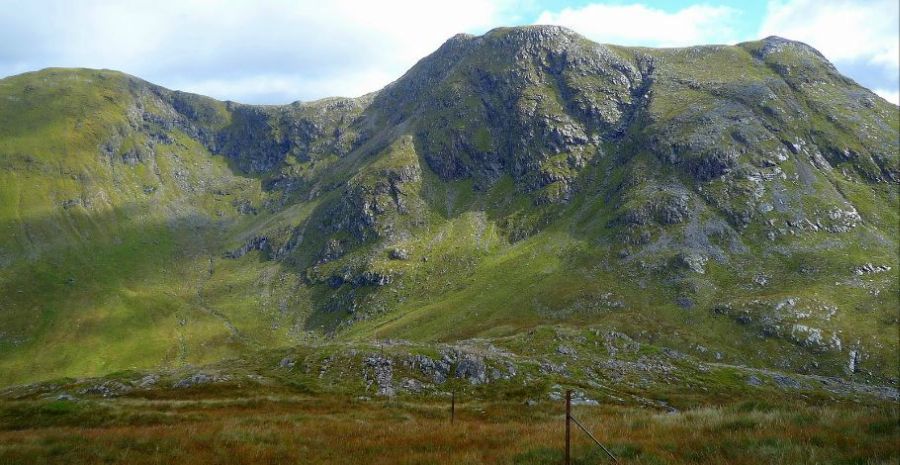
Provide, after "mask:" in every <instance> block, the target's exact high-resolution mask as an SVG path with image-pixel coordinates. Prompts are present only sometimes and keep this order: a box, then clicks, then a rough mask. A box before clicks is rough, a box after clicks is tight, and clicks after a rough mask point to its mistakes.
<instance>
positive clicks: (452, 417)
mask: <svg viewBox="0 0 900 465" xmlns="http://www.w3.org/2000/svg"><path fill="white" fill-rule="evenodd" d="M454 420H456V390H455V389H454V390H453V392H452V393H451V394H450V424H451V425H452V424H453V422H454Z"/></svg>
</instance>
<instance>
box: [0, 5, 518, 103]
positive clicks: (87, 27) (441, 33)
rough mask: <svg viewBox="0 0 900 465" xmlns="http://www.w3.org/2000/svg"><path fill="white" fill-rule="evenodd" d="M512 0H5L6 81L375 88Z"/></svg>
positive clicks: (278, 97)
mask: <svg viewBox="0 0 900 465" xmlns="http://www.w3.org/2000/svg"><path fill="white" fill-rule="evenodd" d="M506 1H507V0H501V1H492V0H456V1H454V2H437V1H434V2H432V1H412V0H383V1H378V2H365V1H353V0H301V1H289V0H265V1H233V2H227V3H224V2H216V1H212V0H153V1H149V0H131V1H125V2H116V3H113V2H107V1H103V0H84V1H79V2H72V1H69V0H46V1H35V0H0V10H2V11H3V14H2V15H0V75H8V74H13V73H16V72H21V71H22V70H24V69H38V68H42V67H47V66H83V67H94V68H112V69H119V70H123V71H126V72H129V73H131V74H135V75H138V76H140V77H142V78H145V79H148V80H151V81H154V82H157V83H159V84H162V85H166V86H170V87H178V88H180V89H182V90H188V91H196V92H201V91H205V92H209V93H211V94H212V95H213V96H215V97H219V98H228V99H233V100H238V101H249V102H262V103H283V102H287V101H291V100H295V99H312V98H320V97H326V96H329V95H334V94H338V95H347V96H355V95H360V94H363V93H366V92H370V91H374V90H377V89H378V88H380V87H382V86H383V85H385V84H387V83H388V82H389V81H390V80H391V79H395V78H397V77H399V76H400V74H402V73H403V72H404V71H405V70H406V69H407V68H409V67H410V66H412V64H414V63H415V62H416V61H417V60H418V59H420V58H422V57H423V56H425V55H427V54H428V53H430V52H432V51H433V50H434V49H436V48H437V47H438V46H439V45H440V44H441V43H442V42H443V41H444V40H446V39H447V38H449V37H450V36H452V35H453V34H456V33H458V32H464V31H471V32H481V31H483V30H486V29H487V28H489V27H491V26H492V25H493V24H495V23H497V22H499V19H498V17H499V15H500V11H501V9H502V8H503V7H504V5H506V3H505V2H506Z"/></svg>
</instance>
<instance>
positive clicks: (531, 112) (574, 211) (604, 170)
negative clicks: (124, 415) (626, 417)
mask: <svg viewBox="0 0 900 465" xmlns="http://www.w3.org/2000/svg"><path fill="white" fill-rule="evenodd" d="M0 102H2V103H0V231H2V234H0V265H2V266H0V296H2V300H0V382H4V383H10V382H24V381H31V380H36V379H45V378H48V377H53V376H81V375H92V374H101V373H107V372H112V371H116V370H121V369H126V368H138V369H144V368H153V367H177V366H183V365H185V364H199V363H206V362H211V361H215V360H219V359H222V358H224V357H228V356H234V355H239V354H245V353H249V352H250V351H255V350H260V349H266V348H272V347H279V346H287V345H295V344H301V343H306V342H310V341H318V340H321V339H322V338H333V339H334V340H338V341H340V340H358V339H367V338H371V337H378V338H386V337H389V338H400V339H409V340H413V341H417V342H422V343H429V342H435V341H453V340H461V339H469V338H498V337H505V336H511V335H518V334H525V333H526V332H527V331H530V330H533V329H535V328H540V327H544V326H553V327H591V328H600V329H603V330H604V331H616V332H617V333H621V334H626V335H628V337H630V338H632V339H634V340H636V341H641V342H644V343H649V344H654V345H657V346H661V347H671V348H675V349H677V350H679V351H681V352H684V353H688V354H691V355H692V356H695V357H698V358H700V359H701V360H708V361H715V362H719V363H728V364H732V365H747V366H753V367H759V368H777V369H780V370H789V371H795V372H801V373H811V374H822V375H829V376H831V375H839V376H844V377H849V378H852V379H854V380H857V381H864V382H893V383H896V382H897V373H896V371H895V370H894V368H895V364H894V363H895V362H896V359H897V353H898V344H897V339H896V334H897V325H898V319H897V312H896V310H897V298H896V296H897V295H898V291H900V290H898V269H900V267H898V265H900V264H898V258H897V257H898V237H900V235H898V207H900V202H898V189H897V186H898V182H900V166H898V163H900V162H898V151H900V140H898V138H900V121H898V108H897V107H896V106H895V105H892V104H890V103H888V102H886V101H885V100H883V99H881V98H879V97H878V96H876V95H875V94H874V93H872V92H870V91H869V90H867V89H864V88H862V87H860V86H859V85H857V84H856V83H854V82H853V81H852V80H850V79H848V78H846V77H844V76H842V75H841V74H840V73H839V72H838V71H837V70H836V69H835V68H834V66H832V65H831V64H830V63H829V62H828V61H827V60H826V59H825V58H824V57H823V56H822V55H821V54H820V53H819V52H817V51H816V50H814V49H813V48H811V47H809V46H807V45H805V44H802V43H798V42H793V41H790V40H786V39H782V38H778V37H769V38H766V39H764V40H761V41H756V42H747V43H741V44H738V45H735V46H724V45H715V46H697V47H687V48H672V49H650V48H629V47H621V46H615V45H601V44H597V43H594V42H591V41H589V40H587V39H585V38H584V37H582V36H580V35H578V34H576V33H574V32H572V31H569V30H567V29H564V28H560V27H555V26H528V27H518V28H502V29H495V30H492V31H490V32H488V33H486V34H484V35H483V36H471V35H457V36H454V37H453V38H451V39H450V40H448V41H447V42H446V43H445V44H444V45H442V46H441V47H440V48H439V49H438V50H437V51H435V52H434V53H433V54H431V55H429V56H428V57H425V58H423V59H422V60H421V61H420V62H418V63H417V64H416V65H415V66H413V67H412V68H411V69H410V70H409V71H408V72H407V73H406V74H404V75H403V76H402V77H401V78H400V79H398V80H397V81H395V82H393V83H392V84H390V85H388V86H387V87H385V88H384V89H382V90H381V91H378V92H375V93H373V94H369V95H366V96H363V97H360V98H356V99H346V98H330V99H323V100H319V101H315V102H306V103H301V102H297V103H292V104H290V105H283V106H252V105H242V104H238V103H233V102H220V101H216V100H213V99H210V98H207V97H202V96H198V95H193V94H188V93H184V92H178V91H171V90H168V89H164V88H162V87H159V86H156V85H153V84H150V83H147V82H145V81H142V80H140V79H137V78H135V77H131V76H128V75H124V74H121V73H118V72H114V71H105V70H104V71H99V70H86V69H47V70H43V71H39V72H34V73H26V74H22V75H19V76H14V77H10V78H6V79H3V80H0ZM598 330H599V329H598ZM48 347H52V350H48V349H47V348H48Z"/></svg>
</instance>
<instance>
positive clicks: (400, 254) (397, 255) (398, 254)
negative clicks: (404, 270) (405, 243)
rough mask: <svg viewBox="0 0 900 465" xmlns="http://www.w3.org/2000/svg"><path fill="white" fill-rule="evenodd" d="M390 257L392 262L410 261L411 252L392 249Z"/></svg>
mask: <svg viewBox="0 0 900 465" xmlns="http://www.w3.org/2000/svg"><path fill="white" fill-rule="evenodd" d="M388 256H389V257H390V258H391V260H409V251H408V250H406V249H391V252H390V254H388Z"/></svg>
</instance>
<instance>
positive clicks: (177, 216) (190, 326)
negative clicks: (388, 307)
mask: <svg viewBox="0 0 900 465" xmlns="http://www.w3.org/2000/svg"><path fill="white" fill-rule="evenodd" d="M144 86H146V83H141V82H137V81H136V80H135V79H134V78H131V77H128V76H125V75H122V74H120V73H114V72H106V71H89V70H47V71H43V72H40V73H36V74H27V75H22V76H17V77H14V78H9V79H5V80H3V81H2V83H0V98H2V100H3V101H4V102H5V103H4V108H3V110H4V111H2V112H0V115H2V116H0V117H2V118H3V121H2V123H0V160H2V161H0V163H2V169H0V198H2V199H3V200H4V201H3V202H0V205H2V207H0V209H2V210H0V229H2V230H3V231H4V234H2V235H0V258H2V259H3V261H4V263H3V267H2V269H0V289H2V290H0V294H2V295H3V299H2V303H0V310H2V313H3V326H2V327H3V330H2V331H0V348H2V351H3V353H4V357H2V360H0V373H2V374H0V382H9V381H13V380H16V381H25V380H30V379H36V378H44V377H46V375H47V374H48V373H55V374H59V375H83V374H86V373H103V372H108V371H114V370H117V369H121V368H128V367H133V368H146V367H150V366H157V365H162V366H167V365H169V366H170V365H179V364H183V363H199V362H204V361H211V360H216V359H219V358H221V357H223V356H225V355H228V354H234V353H236V352H239V351H241V350H244V348H245V347H246V345H247V342H246V341H245V339H244V338H243V336H248V337H264V338H265V339H266V340H268V341H272V342H273V343H280V344H284V343H287V342H288V341H289V340H291V339H290V336H289V335H288V330H289V329H290V327H291V325H292V320H293V318H295V315H296V313H297V312H298V311H299V312H302V307H300V306H299V305H298V304H297V302H298V301H299V300H300V299H301V298H302V296H298V295H295V294H296V293H294V292H293V289H285V288H284V286H283V285H282V284H281V283H280V282H281V281H283V280H284V278H283V276H284V275H283V272H282V271H281V269H280V267H279V266H278V265H277V264H273V263H266V262H257V263H242V264H240V265H239V266H234V264H233V263H229V262H222V261H221V260H220V257H221V254H222V253H223V250H224V247H225V244H226V243H227V242H228V241H231V240H232V237H233V236H232V234H233V233H234V232H235V231H237V232H239V231H240V230H241V229H242V228H244V227H246V226H245V225H246V224H247V221H248V220H247V219H245V218H242V217H239V216H238V215H237V214H236V213H235V211H234V208H232V207H231V205H230V203H231V200H232V199H233V198H236V197H240V198H248V199H250V200H252V201H254V202H256V203H258V202H259V199H261V198H262V196H263V195H264V194H263V193H262V192H261V190H260V188H259V184H258V181H255V180H252V179H245V178H242V177H239V176H235V175H234V174H232V171H231V169H230V168H229V167H228V165H227V164H226V163H225V161H224V160H223V159H221V158H219V157H213V156H211V155H210V154H209V152H208V151H206V150H205V149H204V148H202V147H201V146H200V145H199V144H197V143H196V142H195V141H193V140H192V139H190V138H188V137H186V136H184V135H183V134H182V135H178V134H175V139H174V141H173V142H172V143H170V144H166V143H159V144H157V145H156V146H155V155H153V156H151V157H150V160H149V161H145V162H142V163H138V164H135V165H129V164H126V163H124V162H123V160H122V158H120V157H121V152H124V151H126V150H127V149H128V147H129V144H142V143H143V141H142V140H141V139H140V138H141V137H144V136H143V135H142V134H140V133H134V132H132V131H130V130H129V128H130V126H129V121H128V120H127V119H126V115H127V113H128V111H130V110H131V109H133V106H134V105H135V103H136V102H138V101H141V100H142V99H143V100H144V102H143V103H145V104H146V105H152V104H153V102H152V101H151V100H149V99H147V97H146V95H142V94H140V92H139V91H140V90H142V89H143V88H144ZM135 89H137V90H135ZM123 132H124V133H125V134H126V136H125V142H124V143H123V144H122V148H121V149H120V153H116V154H113V155H111V156H109V157H107V156H105V155H103V154H101V153H100V150H99V147H100V145H101V141H104V140H107V138H109V137H110V135H111V134H116V133H123ZM132 139H136V140H137V141H136V142H132ZM180 174H183V175H184V176H183V177H179V175H180ZM223 193H224V194H223ZM73 201H74V202H73ZM226 231H231V232H232V234H226ZM262 276H268V277H269V279H268V280H262V279H261V277H262ZM294 279H296V278H294ZM260 289H262V290H264V291H265V292H260ZM288 292H290V293H291V295H290V299H288V298H287V297H283V296H284V295H285V294H286V293H288ZM279 298H281V299H283V300H284V301H286V302H288V304H287V305H284V306H283V307H284V308H283V309H282V311H280V312H279V311H278V310H277V309H278V304H279V303H280V302H279V301H278V299H279ZM263 299H268V300H269V301H261V300H263ZM298 308H300V310H298ZM225 320H228V322H227V323H226V322H225ZM229 325H233V326H236V327H238V328H240V330H239V331H240V334H238V335H235V334H233V332H232V331H230V330H229ZM275 325H278V326H280V328H279V327H275ZM47 347H52V348H53V349H52V350H48V349H47Z"/></svg>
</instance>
